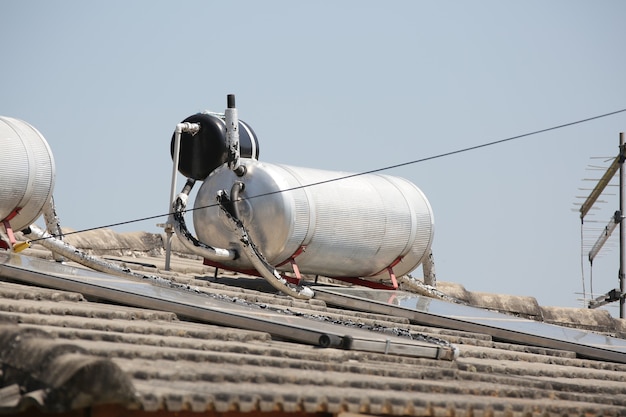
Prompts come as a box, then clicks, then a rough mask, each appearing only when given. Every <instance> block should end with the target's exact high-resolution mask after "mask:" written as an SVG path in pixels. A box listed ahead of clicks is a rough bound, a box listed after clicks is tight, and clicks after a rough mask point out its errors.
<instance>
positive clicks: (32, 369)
mask: <svg viewBox="0 0 626 417" xmlns="http://www.w3.org/2000/svg"><path fill="white" fill-rule="evenodd" d="M134 255H135V256H139V258H137V259H136V260H139V261H147V263H153V264H155V265H156V266H157V268H149V267H145V268H148V269H149V270H150V271H152V272H154V273H157V272H158V273H159V274H161V275H163V276H167V277H168V278H169V279H172V280H175V281H176V282H179V283H186V284H188V285H194V286H199V287H201V288H203V289H205V290H210V291H212V292H214V293H216V294H217V293H219V294H222V295H224V296H225V297H231V299H232V300H233V302H237V300H245V302H248V303H259V304H264V305H266V306H270V307H272V308H274V309H275V311H281V312H282V314H293V315H300V316H307V317H309V318H310V319H314V318H317V319H325V320H330V321H335V322H339V323H342V325H351V326H361V327H365V328H373V327H379V328H384V329H387V330H388V331H389V330H393V329H396V330H397V331H398V332H400V333H402V332H409V333H420V334H425V335H431V336H433V337H436V338H440V339H443V340H446V341H448V342H450V343H454V344H456V345H457V346H459V348H460V356H459V357H458V358H457V359H456V360H454V361H439V360H433V359H424V358H412V357H406V356H400V355H393V354H387V355H385V354H379V353H371V352H361V351H346V350H339V349H323V348H318V347H314V346H307V345H303V344H300V343H292V342H286V341H283V340H277V339H276V338H272V337H271V336H270V335H269V334H268V333H265V332H258V331H251V330H241V329H236V328H231V327H227V326H215V325H211V324H205V323H198V322H190V321H184V320H183V317H179V316H177V315H175V314H172V313H170V312H162V311H154V310H149V309H141V308H134V307H128V306H122V305H113V304H109V303H103V302H101V300H97V299H94V298H90V299H89V300H87V299H86V298H85V297H84V296H83V295H81V294H78V293H72V292H66V291H58V290H51V289H45V288H41V287H40V286H27V285H23V284H18V283H15V282H8V281H10V280H5V282H0V319H1V320H2V321H1V323H2V324H1V325H0V361H1V363H2V375H1V378H0V383H1V384H0V411H3V412H5V413H8V412H10V413H14V412H18V411H20V410H23V409H26V410H27V412H29V411H32V410H34V409H36V408H33V407H38V408H40V409H43V410H50V411H52V410H56V411H68V410H72V409H74V410H90V412H91V413H98V412H100V413H101V414H102V415H107V414H108V415H120V414H123V413H124V412H125V411H132V412H134V413H140V414H143V413H145V415H150V414H151V413H155V412H160V413H172V415H174V414H173V413H176V412H182V411H189V412H192V413H204V414H206V415H217V413H231V415H237V414H241V415H245V413H248V414H249V415H251V414H250V413H265V414H266V415H275V414H282V415H288V414H293V415H297V414H313V413H321V414H334V415H339V414H341V413H344V414H345V413H362V414H375V415H414V416H435V415H451V416H452V415H454V416H479V415H483V416H544V415H558V416H563V415H585V416H599V415H615V416H618V415H624V414H626V383H625V382H626V365H623V364H618V363H613V362H608V361H597V360H588V359H581V358H578V357H576V355H575V354H574V353H573V352H570V351H567V350H558V349H549V348H543V347H538V346H525V345H519V344H512V343H502V342H496V341H494V340H493V339H492V338H491V337H490V336H488V335H485V334H480V333H472V332H465V331H461V330H447V329H442V328H437V327H429V326H424V325H416V324H412V323H410V321H409V320H408V319H406V318H402V317H395V316H390V315H383V314H373V313H367V312H356V311H352V310H347V309H337V308H332V307H329V306H327V305H325V303H323V302H320V301H319V300H311V301H308V302H307V301H296V300H292V299H289V298H287V297H284V296H281V295H277V294H274V293H273V292H271V290H269V292H268V290H267V288H266V286H264V285H263V282H262V281H260V280H255V279H252V278H244V277H238V276H233V275H231V274H222V275H218V277H217V278H214V277H213V276H212V270H211V269H208V268H204V267H201V266H199V265H198V263H199V261H194V260H191V259H186V258H178V257H175V258H173V269H174V271H172V272H165V271H162V270H160V269H159V267H160V266H161V264H162V258H161V257H160V256H156V257H148V256H146V254H145V252H144V254H143V255H141V254H137V253H135V254H134ZM152 255H154V253H152ZM125 259H128V258H125ZM225 283H227V284H229V285H224V284H225ZM244 283H245V284H246V285H245V286H246V287H247V288H243V287H244V285H243V284H244ZM232 284H238V286H234V285H232ZM250 284H254V285H250ZM253 286H254V288H255V289H250V288H252V287H253ZM583 313H585V312H584V311H583ZM581 314H582V313H581ZM590 314H594V313H590ZM614 330H615V329H614ZM617 330H619V331H621V329H617ZM94 415H95V414H94ZM198 415H201V414H198Z"/></svg>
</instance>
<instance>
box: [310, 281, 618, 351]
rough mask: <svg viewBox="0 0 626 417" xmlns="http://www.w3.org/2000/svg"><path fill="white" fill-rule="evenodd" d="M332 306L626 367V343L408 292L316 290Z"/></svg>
mask: <svg viewBox="0 0 626 417" xmlns="http://www.w3.org/2000/svg"><path fill="white" fill-rule="evenodd" d="M314 291H315V298H317V299H320V300H324V301H325V302H326V303H328V304H332V305H336V306H340V307H347V308H353V309H357V310H361V311H369V312H375V313H382V314H391V315H394V316H401V317H406V318H408V319H409V320H411V322H413V323H419V324H422V325H427V326H436V327H445V328H449V329H455V330H462V331H468V332H476V333H483V334H488V335H491V336H492V337H493V338H494V339H495V340H501V341H506V342H511V343H518V344H525V345H533V346H542V347H547V348H554V349H562V350H569V351H573V352H576V353H577V354H578V355H579V356H581V357H586V358H592V359H600V360H607V361H613V362H621V363H626V340H624V339H619V338H615V337H610V336H605V335H601V334H598V333H593V332H590V331H585V330H578V329H573V328H569V327H563V326H557V325H553V324H548V323H542V322H537V321H533V320H527V319H524V318H519V317H515V316H510V315H506V314H502V313H497V312H493V311H489V310H484V309H481V308H477V307H471V306H466V305H462V304H454V303H450V302H446V301H441V300H436V299H432V298H428V297H423V296H420V295H416V294H413V293H408V292H404V291H387V290H371V289H363V288H340V287H314Z"/></svg>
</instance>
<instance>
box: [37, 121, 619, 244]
mask: <svg viewBox="0 0 626 417" xmlns="http://www.w3.org/2000/svg"><path fill="white" fill-rule="evenodd" d="M624 112H626V109H620V110H615V111H612V112H609V113H604V114H600V115H597V116H592V117H587V118H585V119H580V120H576V121H573V122H569V123H564V124H560V125H556V126H552V127H548V128H545V129H539V130H535V131H532V132H528V133H523V134H521V135H516V136H511V137H508V138H504V139H499V140H495V141H492V142H486V143H483V144H480V145H475V146H470V147H468V148H461V149H457V150H454V151H450V152H445V153H441V154H437V155H433V156H428V157H425V158H420V159H415V160H412V161H408V162H402V163H399V164H395V165H389V166H386V167H382V168H376V169H372V170H370V171H364V172H358V173H354V174H347V175H344V176H341V177H337V178H332V179H329V180H324V181H319V182H315V183H311V184H305V185H301V186H297V187H292V188H288V189H284V190H278V191H272V192H268V193H264V194H259V195H255V196H249V197H247V199H253V198H258V197H264V196H268V195H273V194H278V193H284V192H288V191H294V190H299V189H303V188H307V187H313V186H316V185H322V184H327V183H330V182H335V181H341V180H345V179H348V178H354V177H358V176H361V175H367V174H375V173H378V172H382V171H388V170H391V169H395V168H401V167H405V166H407V165H414V164H419V163H422V162H426V161H432V160H434V159H440V158H445V157H448V156H452V155H457V154H460V153H465V152H469V151H474V150H477V149H481V148H486V147H488V146H494V145H499V144H502V143H505V142H511V141H514V140H517V139H522V138H527V137H529V136H534V135H538V134H541V133H546V132H550V131H553V130H558V129H563V128H566V127H570V126H575V125H578V124H582V123H587V122H590V121H593V120H597V119H602V118H605V117H609V116H614V115H616V114H620V113H624ZM215 206H217V203H215V204H211V205H206V206H202V207H194V208H193V209H189V210H187V211H194V210H200V209H205V208H210V207H215ZM171 214H172V213H171V212H170V213H166V214H158V215H155V216H148V217H142V218H138V219H134V220H128V221H123V222H119V223H111V224H108V225H103V226H97V227H92V228H89V229H81V230H76V231H73V232H67V233H63V235H64V236H67V235H72V234H78V233H85V232H90V231H93V230H99V229H105V228H112V227H117V226H123V225H127V224H131V223H139V222H143V221H147V220H154V219H158V218H162V217H166V216H170V215H171ZM37 240H39V239H36V240H32V241H31V242H36V241H37Z"/></svg>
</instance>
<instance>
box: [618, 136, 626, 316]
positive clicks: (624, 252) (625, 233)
mask: <svg viewBox="0 0 626 417" xmlns="http://www.w3.org/2000/svg"><path fill="white" fill-rule="evenodd" d="M619 151H620V156H619V165H620V166H619V211H620V213H621V215H622V221H621V222H620V224H619V290H620V297H619V317H620V318H622V319H623V318H624V317H626V315H625V313H626V311H625V310H626V309H625V306H624V274H625V273H626V221H624V210H625V209H626V190H625V189H624V187H626V170H625V169H624V132H620V134H619Z"/></svg>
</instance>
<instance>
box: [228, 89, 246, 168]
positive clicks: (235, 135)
mask: <svg viewBox="0 0 626 417" xmlns="http://www.w3.org/2000/svg"><path fill="white" fill-rule="evenodd" d="M224 122H225V123H226V144H227V146H228V168H230V169H231V170H232V171H234V172H235V173H236V174H237V175H238V176H242V175H243V174H244V173H245V172H246V168H245V167H244V166H243V165H241V163H240V162H239V159H240V152H239V117H238V115H237V108H236V107H235V95H234V94H229V95H228V96H227V108H226V110H225V111H224Z"/></svg>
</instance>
